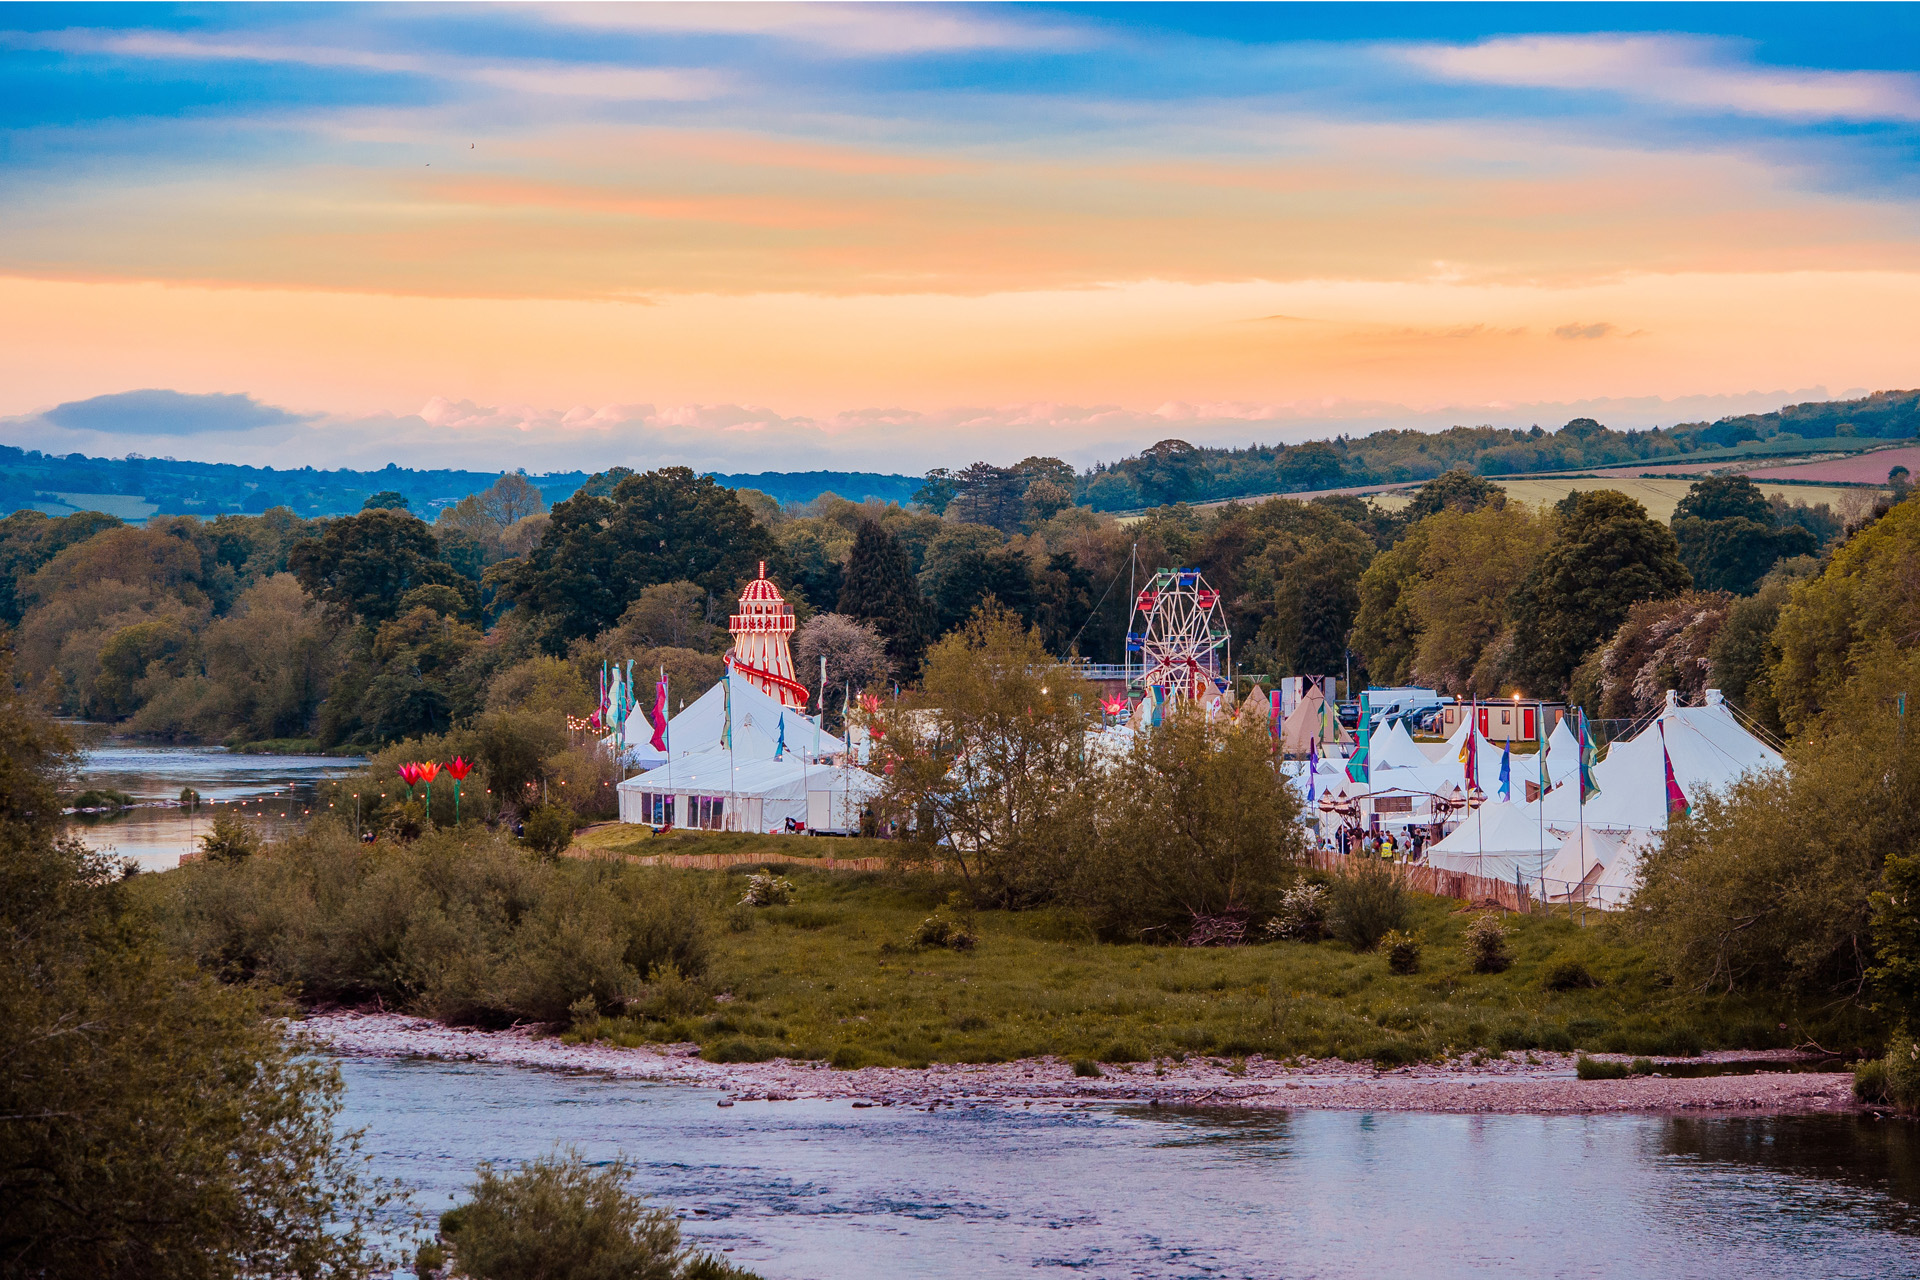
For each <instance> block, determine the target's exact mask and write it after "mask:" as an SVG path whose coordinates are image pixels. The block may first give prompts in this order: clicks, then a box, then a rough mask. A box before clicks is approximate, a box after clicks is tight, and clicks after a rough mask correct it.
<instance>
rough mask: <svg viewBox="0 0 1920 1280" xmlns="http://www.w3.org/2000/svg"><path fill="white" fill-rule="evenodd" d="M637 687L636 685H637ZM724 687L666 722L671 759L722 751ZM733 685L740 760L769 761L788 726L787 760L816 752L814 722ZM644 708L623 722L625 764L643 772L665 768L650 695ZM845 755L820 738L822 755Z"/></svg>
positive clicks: (742, 683) (744, 683) (743, 684)
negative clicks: (656, 746)
mask: <svg viewBox="0 0 1920 1280" xmlns="http://www.w3.org/2000/svg"><path fill="white" fill-rule="evenodd" d="M636 683H637V682H636ZM725 683H726V682H724V681H723V682H722V683H720V684H716V685H714V686H713V688H711V689H709V690H707V691H706V692H705V693H703V694H701V695H700V696H699V697H698V698H696V699H694V700H693V701H692V702H689V703H688V704H687V705H686V707H684V708H683V709H682V710H681V712H680V714H679V715H676V716H674V717H672V718H671V719H669V720H668V721H667V745H668V746H669V747H670V748H672V750H673V758H674V759H675V760H678V759H680V758H681V757H682V756H692V755H698V754H700V753H702V752H705V751H711V750H713V749H715V748H717V747H719V746H720V745H721V736H722V730H723V729H724V728H725V727H726V713H725V707H726V703H727V696H726V690H725V687H724V686H725ZM731 683H732V685H733V752H734V756H735V758H736V759H738V760H771V759H772V758H773V755H774V752H775V751H776V750H777V749H778V747H779V742H780V725H781V722H782V721H785V723H786V735H787V750H786V754H788V755H790V756H792V755H810V754H812V752H813V749H814V745H813V744H814V722H813V721H812V720H811V719H809V718H807V717H806V716H804V715H802V714H800V712H798V711H796V710H794V709H793V708H792V707H783V706H782V705H780V701H779V699H777V698H772V697H769V696H768V695H766V694H764V693H762V692H761V691H760V690H759V689H757V688H755V687H754V685H753V683H752V682H751V681H748V680H745V679H741V678H739V677H735V678H734V679H733V680H732V681H731ZM646 703H647V706H646V707H644V708H643V707H635V708H634V710H633V712H632V713H631V714H630V715H628V716H627V744H628V745H627V758H628V760H629V762H630V763H632V764H635V765H638V766H639V767H640V768H641V769H642V770H646V769H652V768H656V767H658V766H660V765H663V764H665V763H666V762H667V757H666V754H665V753H664V752H661V751H656V750H655V749H654V747H653V722H652V721H651V720H650V719H649V718H648V711H649V710H650V709H651V707H652V704H653V698H652V695H651V692H648V696H647V698H646ZM844 750H846V744H845V743H843V742H842V741H841V740H840V739H839V738H836V737H834V736H833V735H832V734H830V733H825V732H822V733H821V734H820V753H821V754H822V755H832V754H835V753H837V752H841V751H844Z"/></svg>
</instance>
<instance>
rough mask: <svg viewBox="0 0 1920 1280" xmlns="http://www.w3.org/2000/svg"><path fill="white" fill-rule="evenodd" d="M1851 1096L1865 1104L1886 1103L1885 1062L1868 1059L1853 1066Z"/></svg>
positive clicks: (1877, 1059) (1880, 1059)
mask: <svg viewBox="0 0 1920 1280" xmlns="http://www.w3.org/2000/svg"><path fill="white" fill-rule="evenodd" d="M1853 1096H1854V1097H1856V1098H1858V1099H1859V1100H1860V1101H1862V1102H1866V1103H1874V1104H1879V1103H1884V1102H1886V1101H1887V1060H1886V1059H1885V1058H1868V1059H1867V1060H1866V1061H1865V1062H1856V1063H1854V1064H1853Z"/></svg>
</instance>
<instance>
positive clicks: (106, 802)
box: [73, 787, 133, 809]
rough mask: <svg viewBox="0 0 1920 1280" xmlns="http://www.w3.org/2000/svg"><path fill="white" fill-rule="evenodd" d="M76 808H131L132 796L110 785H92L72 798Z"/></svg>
mask: <svg viewBox="0 0 1920 1280" xmlns="http://www.w3.org/2000/svg"><path fill="white" fill-rule="evenodd" d="M73 807H74V808H76V809H131V808H132V807H133V797H132V796H130V795H128V794H127V793H126V792H124V791H115V790H114V789H113V788H111V787H93V788H90V789H88V790H86V791H82V792H81V793H80V794H79V795H77V796H75V797H74V798H73Z"/></svg>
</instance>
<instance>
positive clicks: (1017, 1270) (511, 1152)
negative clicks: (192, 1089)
mask: <svg viewBox="0 0 1920 1280" xmlns="http://www.w3.org/2000/svg"><path fill="white" fill-rule="evenodd" d="M343 1071H344V1073H345V1075H346V1078H347V1081H348V1093H347V1115H346V1119H347V1120H348V1122H349V1123H351V1124H355V1125H364V1126H365V1127H366V1128H367V1129H368V1131H369V1132H368V1148H369V1150H370V1151H371V1152H372V1154H373V1155H374V1158H375V1161H376V1167H377V1169H378V1170H379V1171H380V1172H383V1173H386V1174H389V1175H398V1176H401V1177H404V1178H407V1179H409V1180H410V1181H413V1182H415V1183H416V1184H418V1185H420V1186H421V1187H422V1188H423V1193H422V1195H421V1200H422V1207H424V1208H427V1209H429V1210H430V1211H435V1212H437V1211H438V1210H439V1209H440V1208H442V1207H444V1206H445V1205H446V1204H447V1203H450V1202H451V1199H452V1197H453V1195H454V1194H455V1193H456V1192H457V1190H458V1188H459V1187H460V1186H461V1185H462V1184H463V1183H464V1182H465V1181H466V1180H467V1179H468V1178H470V1177H471V1173H472V1168H473V1165H474V1164H475V1163H477V1162H478V1161H479V1160H481V1159H489V1158H490V1159H495V1160H505V1161H514V1160H520V1159H525V1158H527V1157H530V1156H534V1155H540V1154H544V1153H546V1152H548V1151H550V1150H551V1149H552V1148H553V1146H554V1145H555V1144H556V1143H570V1144H573V1145H576V1146H579V1147H580V1148H581V1149H582V1150H583V1151H584V1152H585V1153H586V1154H587V1155H588V1156H589V1157H591V1158H600V1159H604V1158H608V1157H611V1156H613V1155H614V1154H616V1153H624V1154H626V1155H627V1156H628V1157H630V1158H633V1159H636V1160H637V1161H639V1164H640V1171H639V1174H638V1176H637V1183H638V1187H639V1189H640V1190H642V1191H643V1192H645V1193H646V1194H648V1195H649V1196H651V1197H653V1198H655V1199H656V1200H658V1201H660V1202H662V1203H665V1204H668V1205H671V1206H673V1207H674V1208H675V1209H677V1210H678V1211H679V1212H681V1213H682V1214H683V1216H684V1218H685V1221H686V1227H687V1230H688V1232H689V1233H690V1234H691V1235H693V1236H695V1237H697V1238H698V1239H700V1240H701V1241H702V1242H703V1243H705V1244H707V1245H708V1246H710V1247H718V1248H727V1249H731V1250H733V1252H732V1254H731V1255H730V1256H731V1257H732V1259H733V1260H734V1261H736V1262H739V1263H741V1264H742V1265H746V1266H749V1267H751V1268H753V1269H754V1270H756V1271H759V1272H760V1273H762V1274H764V1275H766V1276H768V1277H798V1276H833V1277H864V1276H873V1277H881V1276H885V1277H897V1276H915V1277H922V1276H924V1277H949V1276H950V1277H956V1278H959V1277H964V1278H965V1280H982V1278H983V1277H997V1276H1016V1275H1030V1274H1032V1273H1034V1272H1041V1271H1044V1272H1055V1273H1057V1272H1058V1271H1060V1270H1063V1269H1064V1270H1070V1271H1075V1272H1079V1273H1081V1274H1086V1275H1098V1276H1155V1277H1160V1276H1172V1277H1187V1276H1191V1277H1203V1276H1204V1277H1239V1276H1249V1277H1252V1276H1258V1277H1267V1276H1275V1277H1280V1276H1285V1277H1294V1276H1300V1277H1306V1276H1315V1277H1344V1276H1353V1277H1379V1276H1417V1277H1423V1278H1424V1277H1452V1276H1461V1277H1465V1276H1483V1275H1512V1276H1528V1277H1533V1276H1605V1277H1656V1276H1657V1277H1662V1278H1663V1280H1664V1278H1666V1277H1695V1276H1697V1277H1703V1278H1705V1277H1714V1278H1715V1280H1718V1278H1719V1277H1724V1276H1729V1275H1784V1274H1793V1275H1795V1276H1796V1277H1802V1276H1804V1277H1818V1276H1836V1277H1838V1276H1855V1277H1872V1276H1911V1275H1915V1274H1920V1225H1916V1223H1915V1221H1914V1218H1913V1214H1912V1212H1911V1211H1912V1207H1913V1203H1914V1202H1913V1200H1912V1198H1911V1190H1912V1186H1911V1182H1910V1180H1909V1175H1908V1173H1906V1172H1904V1171H1905V1170H1907V1169H1908V1168H1909V1167H1910V1163H1911V1145H1910V1144H1909V1143H1907V1142H1906V1141H1905V1140H1904V1139H1896V1138H1888V1137H1886V1136H1885V1135H1884V1134H1883V1133H1879V1132H1876V1131H1874V1130H1873V1129H1871V1128H1861V1127H1859V1126H1852V1125H1850V1122H1843V1123H1841V1124H1833V1123H1830V1122H1828V1121H1827V1120H1825V1119H1811V1120H1808V1119H1800V1118H1788V1119H1769V1120H1744V1121H1741V1120H1698V1121H1667V1120H1661V1119H1657V1118H1650V1117H1631V1116H1605V1117H1567V1116H1558V1117H1541V1116H1431V1115H1408V1114H1377V1115H1365V1114H1355V1113H1341V1112H1317V1111H1296V1112H1292V1113H1286V1114H1267V1115H1247V1114H1243V1113H1238V1112H1234V1111H1230V1110H1225V1109H1200V1110H1174V1109H1170V1108H1145V1107H1123V1108H1104V1107H1103V1108H1088V1109H1083V1108H1073V1109H1070V1110H1068V1109H1062V1108H1053V1107H1032V1108H1025V1107H999V1106H979V1107H967V1106H961V1107H958V1108H955V1109H951V1110H949V1109H946V1108H942V1109H941V1110H940V1111H939V1112H937V1113H934V1114H928V1113H927V1112H925V1111H920V1110H912V1109H908V1108H903V1107H894V1108H873V1109H871V1110H857V1111H856V1110H853V1109H852V1108H850V1107H849V1106H848V1105H847V1104H846V1103H845V1102H825V1101H817V1102H784V1103H747V1102H743V1103H740V1104H738V1105H737V1106H734V1107H730V1108H726V1109H724V1110H723V1109H719V1108H716V1107H715V1106H714V1105H713V1104H714V1097H715V1095H714V1094H712V1093H710V1092H707V1091H703V1090H698V1089H691V1088H686V1087H682V1086H676V1085H662V1084H650V1083H645V1082H638V1081H625V1080H611V1079H606V1078H601V1077H594V1076H582V1075H565V1074H559V1073H553V1072H539V1071H530V1070H523V1069H517V1068H511V1067H492V1066H486V1065H484V1064H450V1063H424V1062H423V1063H398V1062H367V1061H351V1060H350V1061H347V1062H345V1063H343ZM1871 1123H1872V1122H1867V1124H1869V1125H1870V1124H1871ZM1881 1123H1883V1124H1884V1123H1887V1122H1881ZM1896 1171H1899V1172H1896Z"/></svg>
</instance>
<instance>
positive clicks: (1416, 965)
mask: <svg viewBox="0 0 1920 1280" xmlns="http://www.w3.org/2000/svg"><path fill="white" fill-rule="evenodd" d="M1380 947H1381V949H1382V950H1383V951H1385V952H1386V953H1387V968H1388V969H1389V970H1390V971H1392V972H1394V973H1399V974H1409V973H1418V972H1420V935H1418V934H1414V933H1405V932H1402V931H1401V930H1399V929H1389V930H1388V931H1387V932H1386V933H1384V934H1382V935H1381V937H1380Z"/></svg>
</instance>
